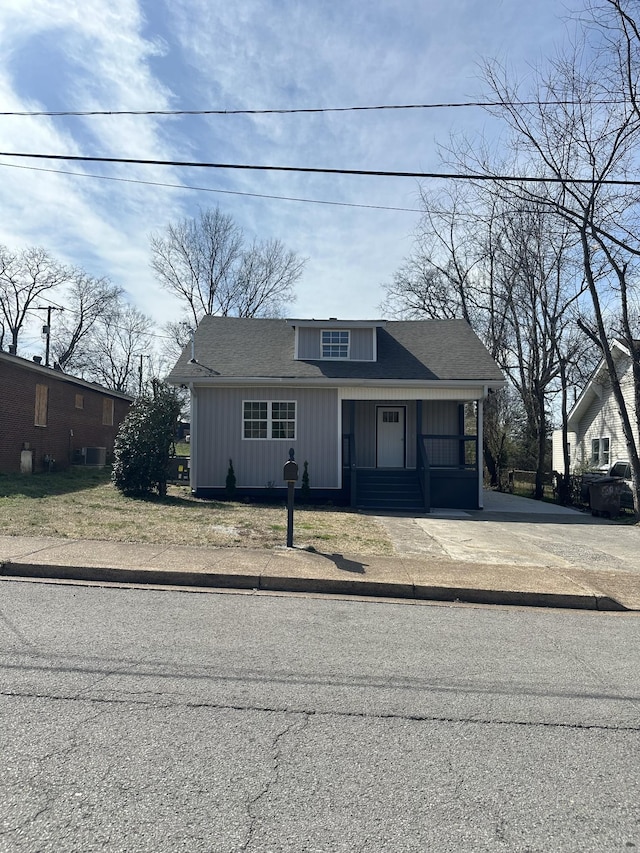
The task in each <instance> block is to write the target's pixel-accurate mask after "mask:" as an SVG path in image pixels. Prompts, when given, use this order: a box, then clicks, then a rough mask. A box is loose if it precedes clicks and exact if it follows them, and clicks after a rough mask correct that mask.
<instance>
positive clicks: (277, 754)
mask: <svg viewBox="0 0 640 853" xmlns="http://www.w3.org/2000/svg"><path fill="white" fill-rule="evenodd" d="M294 713H295V717H296V719H293V720H291V721H290V722H289V723H288V724H287V725H286V726H285V727H284V728H283V729H282V731H280V732H278V733H277V734H276V735H275V737H274V738H273V741H272V743H271V751H272V769H271V772H270V774H269V776H268V778H267V780H266V781H265V783H264V785H263V786H262V788H261V789H260V790H259V791H258V792H257V793H256V795H255V796H254V797H252V798H251V799H250V800H249V802H248V803H247V816H248V818H249V828H248V830H247V837H246V840H245V842H244V843H243V845H242V846H241V848H240V850H241V851H243V853H246V851H248V850H249V848H250V846H251V844H252V842H253V838H254V834H255V831H256V827H257V825H258V820H259V817H258V811H259V804H260V802H261V801H262V800H263V799H264V798H265V797H266V796H267V795H268V793H269V791H271V789H272V788H274V787H276V786H277V785H278V783H279V782H280V779H281V778H282V765H281V757H282V741H283V740H284V738H286V737H287V735H288V734H290V733H291V732H293V731H295V732H296V734H299V733H300V732H302V731H303V730H304V729H305V728H306V727H307V726H308V725H309V720H310V716H311V715H310V714H309V713H307V712H294Z"/></svg>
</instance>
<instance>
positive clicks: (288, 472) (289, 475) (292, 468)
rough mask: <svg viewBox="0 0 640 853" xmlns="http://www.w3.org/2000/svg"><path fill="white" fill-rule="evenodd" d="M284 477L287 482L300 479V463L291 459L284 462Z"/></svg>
mask: <svg viewBox="0 0 640 853" xmlns="http://www.w3.org/2000/svg"><path fill="white" fill-rule="evenodd" d="M282 479H283V480H285V482H287V483H294V482H295V481H296V480H297V479H298V463H297V462H294V461H293V459H290V460H289V461H288V462H285V463H284V472H283V474H282Z"/></svg>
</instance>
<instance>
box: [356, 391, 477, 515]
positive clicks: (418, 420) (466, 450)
mask: <svg viewBox="0 0 640 853" xmlns="http://www.w3.org/2000/svg"><path fill="white" fill-rule="evenodd" d="M461 391H462V389H460V391H458V392H457V394H456V393H455V392H451V391H449V394H450V396H449V397H448V398H447V397H446V396H445V398H444V399H443V398H442V393H443V392H442V391H440V394H441V397H440V398H435V397H432V398H430V399H429V398H428V399H424V396H425V395H424V391H423V394H422V395H421V396H419V397H418V396H417V397H416V398H415V399H407V398H406V397H405V398H403V399H380V398H376V399H366V400H364V399H361V398H360V399H343V400H342V403H341V434H342V489H343V492H344V493H345V495H346V496H347V498H348V501H349V503H350V504H351V506H353V507H360V508H363V509H386V510H397V511H412V512H430V511H431V508H432V507H438V508H455V509H481V508H482V505H483V501H482V494H483V493H482V411H483V393H482V391H481V390H478V389H465V391H466V393H464V396H463V395H462V393H461Z"/></svg>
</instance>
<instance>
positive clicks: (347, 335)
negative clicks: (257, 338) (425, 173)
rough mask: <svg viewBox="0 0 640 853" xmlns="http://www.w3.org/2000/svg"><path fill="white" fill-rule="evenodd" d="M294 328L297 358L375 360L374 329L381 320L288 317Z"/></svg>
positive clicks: (375, 336) (375, 329) (375, 341)
mask: <svg viewBox="0 0 640 853" xmlns="http://www.w3.org/2000/svg"><path fill="white" fill-rule="evenodd" d="M287 322H288V323H289V325H290V326H293V328H294V330H295V350H294V352H295V355H294V358H295V359H296V360H298V361H376V360H377V357H378V352H377V351H378V346H377V329H378V328H379V327H380V326H384V325H385V321H384V320H338V319H337V318H336V317H329V319H328V320H287Z"/></svg>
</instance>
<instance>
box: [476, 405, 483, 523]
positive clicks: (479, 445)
mask: <svg viewBox="0 0 640 853" xmlns="http://www.w3.org/2000/svg"><path fill="white" fill-rule="evenodd" d="M477 412H478V415H477V417H478V423H477V426H476V468H477V469H478V507H479V509H484V492H483V489H482V486H483V480H484V464H483V463H484V456H483V448H484V434H483V426H484V414H483V413H484V399H483V398H482V397H481V398H480V399H479V400H478V409H477Z"/></svg>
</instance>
